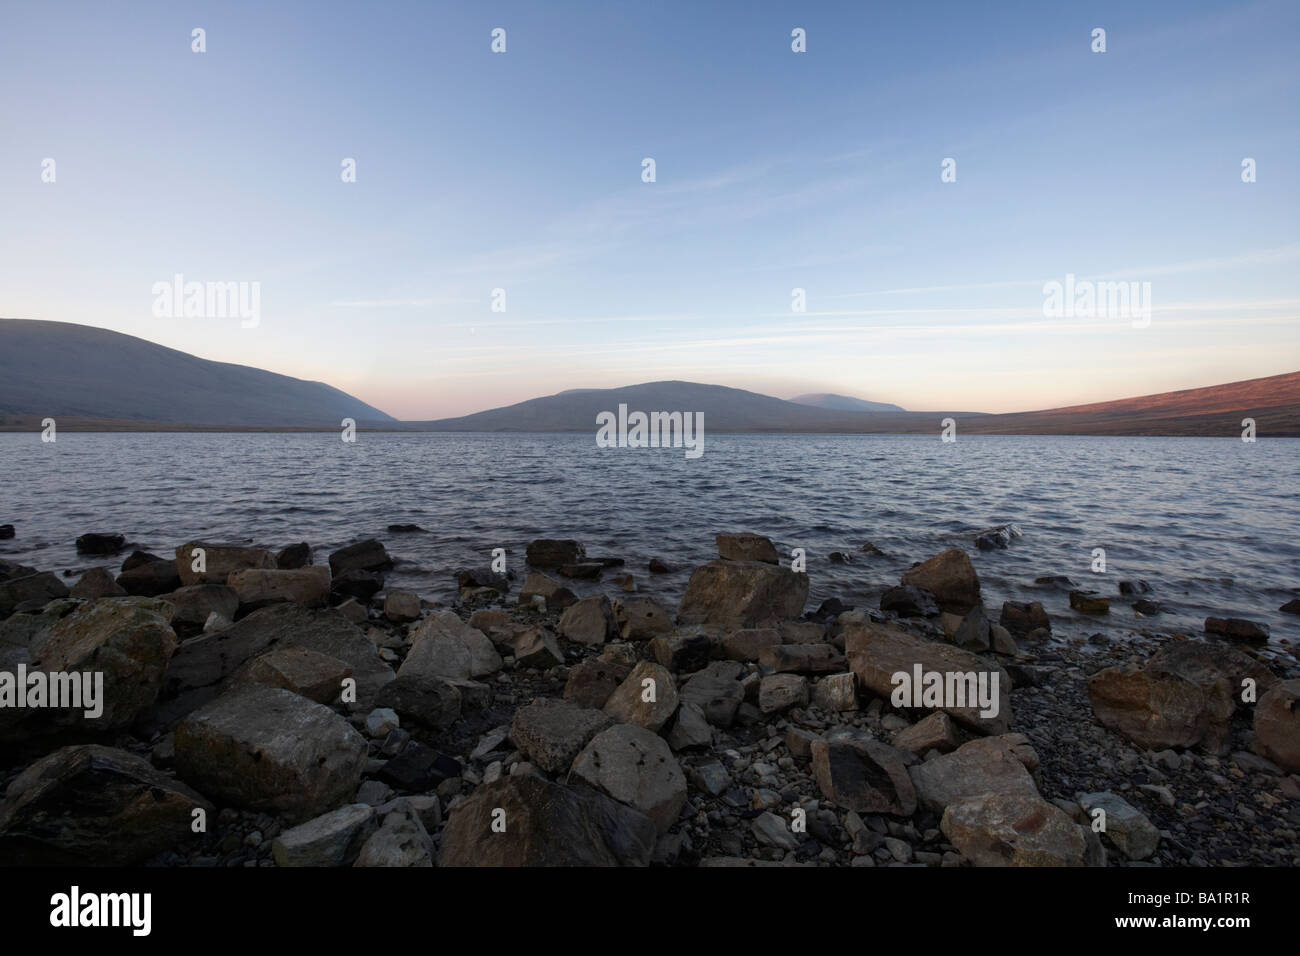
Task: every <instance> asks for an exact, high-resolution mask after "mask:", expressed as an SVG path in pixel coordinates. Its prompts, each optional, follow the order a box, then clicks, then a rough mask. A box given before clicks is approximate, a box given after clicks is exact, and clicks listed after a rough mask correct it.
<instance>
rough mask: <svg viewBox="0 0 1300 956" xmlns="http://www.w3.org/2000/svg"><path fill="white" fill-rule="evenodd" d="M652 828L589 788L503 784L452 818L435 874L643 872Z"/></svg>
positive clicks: (479, 792) (526, 780)
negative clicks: (459, 870)
mask: <svg viewBox="0 0 1300 956" xmlns="http://www.w3.org/2000/svg"><path fill="white" fill-rule="evenodd" d="M657 834H658V828H657V827H656V826H655V823H654V821H653V820H651V819H650V818H649V817H647V816H646V815H645V814H643V813H640V812H639V811H637V810H633V809H632V808H631V807H627V806H624V805H623V804H621V803H619V802H617V801H615V800H611V799H610V798H609V797H607V796H605V795H604V794H603V793H600V792H598V791H596V790H592V789H590V788H588V787H566V786H562V785H561V784H556V783H550V782H548V781H546V780H540V779H538V778H537V777H533V776H528V775H520V776H515V777H502V778H501V779H499V780H496V781H495V782H493V783H488V784H483V785H482V786H479V787H477V788H475V790H474V792H473V793H472V794H471V795H470V797H469V799H467V800H465V801H464V802H463V803H461V804H459V805H458V806H457V807H455V808H454V809H453V810H452V811H451V815H450V817H449V818H448V820H447V825H446V827H445V828H444V829H443V832H442V843H441V848H440V850H439V854H438V865H439V866H647V865H649V863H650V856H651V854H652V853H653V851H654V845H655V839H656V836H657Z"/></svg>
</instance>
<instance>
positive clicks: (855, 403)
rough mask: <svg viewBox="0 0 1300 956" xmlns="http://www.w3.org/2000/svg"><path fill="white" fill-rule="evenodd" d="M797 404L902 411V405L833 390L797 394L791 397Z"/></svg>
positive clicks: (862, 409)
mask: <svg viewBox="0 0 1300 956" xmlns="http://www.w3.org/2000/svg"><path fill="white" fill-rule="evenodd" d="M790 401H792V402H794V403H795V404H796V405H811V406H812V407H813V408H829V409H832V410H833V411H837V412H901V411H905V409H904V408H903V407H902V406H901V405H891V404H889V403H888V402H869V401H867V400H866V399H865V398H853V397H851V396H849V395H835V394H833V393H831V392H811V393H809V394H807V395H796V396H795V397H794V398H792V399H790Z"/></svg>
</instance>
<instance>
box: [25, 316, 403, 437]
mask: <svg viewBox="0 0 1300 956" xmlns="http://www.w3.org/2000/svg"><path fill="white" fill-rule="evenodd" d="M0 416H3V417H4V418H5V419H6V421H9V420H13V421H18V420H20V419H21V420H26V419H27V418H29V417H36V418H37V419H39V418H40V417H44V416H52V417H54V418H55V419H59V418H68V419H71V418H84V419H96V420H102V419H119V420H128V421H138V422H151V423H159V424H181V423H183V424H187V425H224V426H235V427H271V428H275V427H286V426H304V425H322V426H324V425H328V426H330V427H334V428H337V427H338V425H339V422H340V421H341V420H342V419H344V418H354V419H356V420H357V422H358V423H363V422H368V423H387V424H391V423H393V422H394V421H395V419H393V418H392V417H390V416H389V415H387V414H385V413H384V412H381V411H380V410H379V409H377V408H374V407H372V406H370V405H367V404H366V403H365V402H363V401H361V400H360V399H357V398H354V397H353V396H351V395H349V394H347V393H346V392H342V391H339V390H338V389H337V388H333V387H332V386H329V385H326V384H324V383H323V382H307V381H303V380H302V379H297V378H290V377H289V376H288V375H277V374H276V373H275V372H265V371H263V370H261V369H257V368H251V367H249V366H246V365H232V364H229V363H226V362H211V361H208V360H207V359H201V358H197V357H195V356H193V355H188V354H186V353H185V352H178V351H177V350H175V349H169V348H165V347H164V346H161V345H155V344H154V343H152V342H147V341H145V340H144V339H139V338H136V337H134V336H131V335H123V334H121V333H120V332H112V331H109V330H108V329H98V328H92V327H90V326H85V325H74V324H72V323H68V322H36V321H28V320H24V319H0Z"/></svg>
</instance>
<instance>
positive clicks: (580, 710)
mask: <svg viewBox="0 0 1300 956" xmlns="http://www.w3.org/2000/svg"><path fill="white" fill-rule="evenodd" d="M612 723H613V720H611V719H610V718H609V717H608V716H606V714H604V713H602V712H601V711H599V710H591V709H589V708H585V707H579V706H577V705H576V704H573V703H570V702H569V701H567V700H545V699H543V700H535V701H533V702H532V703H531V704H528V705H526V706H524V707H520V708H519V709H518V710H516V711H515V717H514V720H513V721H512V722H511V724H510V739H511V741H513V742H514V745H515V746H516V747H518V748H519V750H520V751H521V752H522V753H523V754H524V755H525V756H526V757H528V759H529V760H531V761H532V762H533V763H535V764H537V766H539V767H541V768H542V769H543V770H545V771H546V772H547V773H562V772H564V771H566V770H568V769H569V767H570V766H571V765H572V764H573V759H574V758H575V757H576V756H578V754H579V753H580V752H581V750H582V748H583V747H585V746H586V745H587V744H588V742H590V740H591V738H592V737H594V736H596V734H598V733H600V732H601V731H602V730H604V729H605V728H606V727H609V726H610V725H611V724H612Z"/></svg>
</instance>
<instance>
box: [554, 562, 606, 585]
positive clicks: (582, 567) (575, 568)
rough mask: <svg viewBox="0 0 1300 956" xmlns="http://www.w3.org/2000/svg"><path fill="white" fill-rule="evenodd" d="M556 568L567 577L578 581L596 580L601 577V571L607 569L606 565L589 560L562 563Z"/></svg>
mask: <svg viewBox="0 0 1300 956" xmlns="http://www.w3.org/2000/svg"><path fill="white" fill-rule="evenodd" d="M556 570H557V571H559V572H560V574H562V575H564V576H565V577H566V578H574V579H575V580H578V581H594V580H596V579H597V578H599V577H600V572H601V571H604V570H605V565H603V564H599V563H597V562H595V561H589V562H582V563H579V564H562V565H560V566H559V567H558V568H556Z"/></svg>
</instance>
